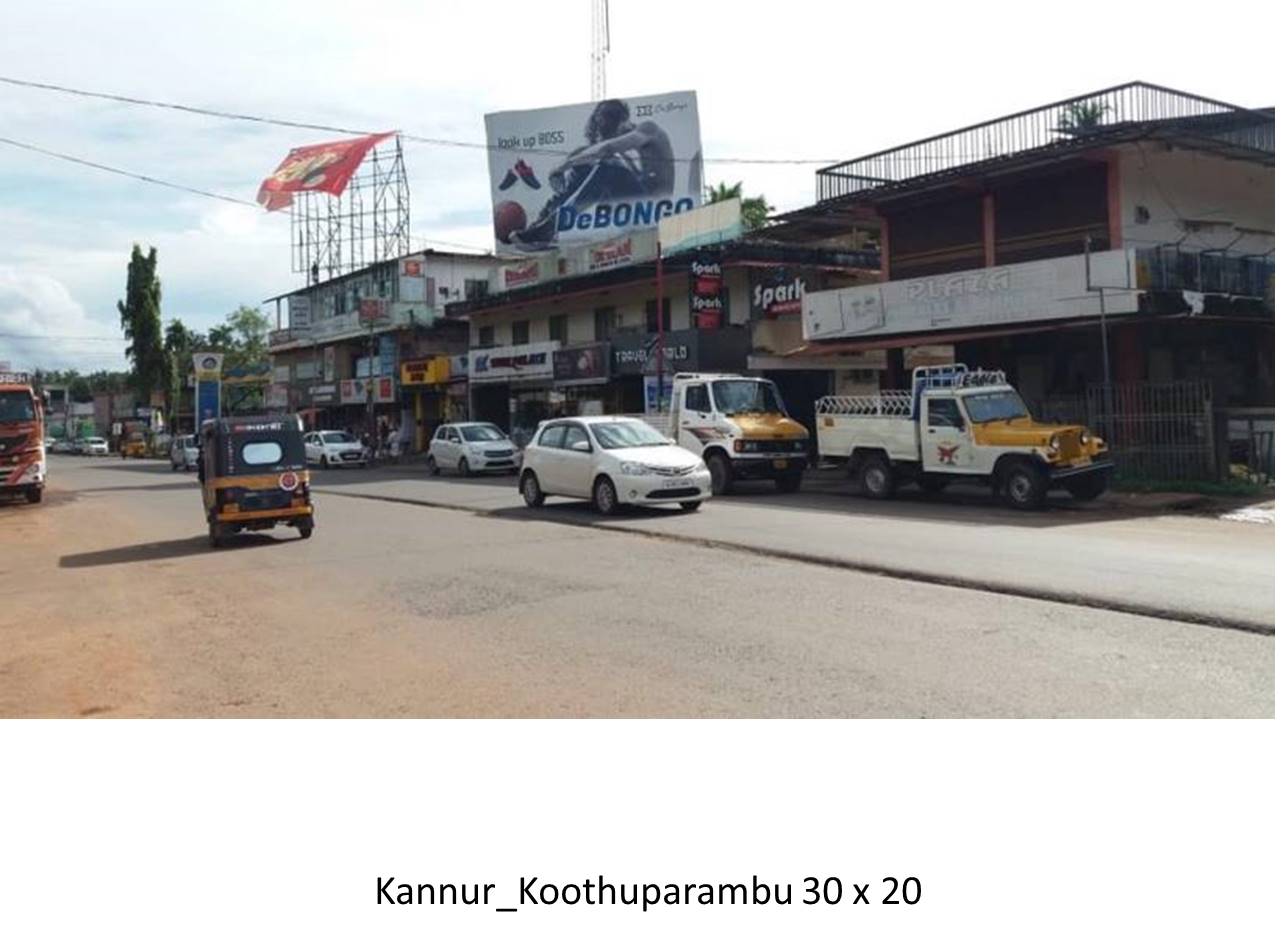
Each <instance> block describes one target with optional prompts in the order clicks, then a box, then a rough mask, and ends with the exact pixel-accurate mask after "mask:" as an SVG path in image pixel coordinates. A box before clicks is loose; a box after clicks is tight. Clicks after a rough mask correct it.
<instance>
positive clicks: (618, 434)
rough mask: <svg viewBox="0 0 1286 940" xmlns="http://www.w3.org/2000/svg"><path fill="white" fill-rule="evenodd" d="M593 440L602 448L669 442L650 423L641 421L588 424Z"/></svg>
mask: <svg viewBox="0 0 1286 940" xmlns="http://www.w3.org/2000/svg"><path fill="white" fill-rule="evenodd" d="M590 430H592V431H593V432H594V440H596V441H598V446H599V447H601V448H603V450H618V449H620V448H622V447H660V446H661V445H663V444H668V443H670V440H669V438H667V437H666V436H665V435H663V434H662V433H661V432H660V431H658V430H657V429H656V428H654V427H652V426H651V425H650V424H644V423H643V422H642V421H606V422H602V423H597V422H596V423H594V424H591V425H590Z"/></svg>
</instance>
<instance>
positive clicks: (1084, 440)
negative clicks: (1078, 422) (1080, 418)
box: [1081, 429, 1090, 447]
mask: <svg viewBox="0 0 1286 940" xmlns="http://www.w3.org/2000/svg"><path fill="white" fill-rule="evenodd" d="M1089 442H1090V432H1089V431H1086V430H1084V429H1082V430H1081V446H1082V447H1086V446H1088V445H1089Z"/></svg>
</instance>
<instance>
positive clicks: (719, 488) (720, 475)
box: [706, 452, 732, 496]
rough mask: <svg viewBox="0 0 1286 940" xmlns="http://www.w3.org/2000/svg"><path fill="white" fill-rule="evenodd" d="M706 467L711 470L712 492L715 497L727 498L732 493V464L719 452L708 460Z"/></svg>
mask: <svg viewBox="0 0 1286 940" xmlns="http://www.w3.org/2000/svg"><path fill="white" fill-rule="evenodd" d="M706 467H707V468H709V470H710V491H711V492H712V493H714V495H715V496H727V495H728V494H729V493H731V492H732V462H731V461H730V460H728V458H727V457H726V456H724V455H723V454H720V453H718V452H716V453H713V454H711V455H710V456H709V457H707V458H706Z"/></svg>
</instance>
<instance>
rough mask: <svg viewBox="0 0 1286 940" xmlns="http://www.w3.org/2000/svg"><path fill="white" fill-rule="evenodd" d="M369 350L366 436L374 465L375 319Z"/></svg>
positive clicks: (372, 322) (372, 323) (372, 324)
mask: <svg viewBox="0 0 1286 940" xmlns="http://www.w3.org/2000/svg"><path fill="white" fill-rule="evenodd" d="M370 326H371V350H370V357H369V358H368V359H367V360H366V366H367V368H366V436H367V438H368V439H369V440H370V442H371V443H370V447H371V457H370V459H371V463H372V464H374V463H375V453H376V450H377V448H376V445H375V356H376V351H375V318H374V317H371V319H370Z"/></svg>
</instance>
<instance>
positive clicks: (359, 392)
mask: <svg viewBox="0 0 1286 940" xmlns="http://www.w3.org/2000/svg"><path fill="white" fill-rule="evenodd" d="M368 386H369V388H370V392H371V400H372V401H374V402H377V403H383V402H390V401H392V400H393V377H392V376H391V375H381V376H378V377H377V378H374V379H344V380H343V381H341V382H340V383H339V403H340V404H341V405H364V404H366V395H367V387H368Z"/></svg>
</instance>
